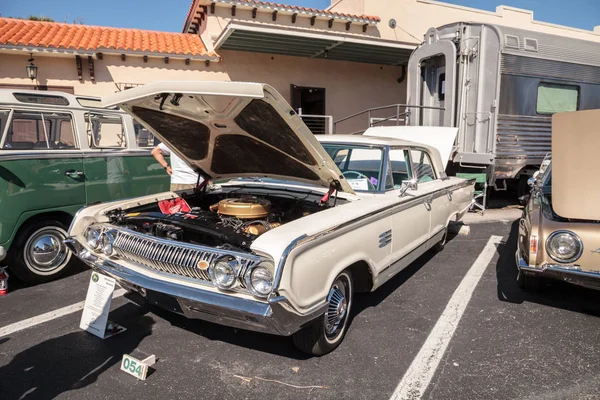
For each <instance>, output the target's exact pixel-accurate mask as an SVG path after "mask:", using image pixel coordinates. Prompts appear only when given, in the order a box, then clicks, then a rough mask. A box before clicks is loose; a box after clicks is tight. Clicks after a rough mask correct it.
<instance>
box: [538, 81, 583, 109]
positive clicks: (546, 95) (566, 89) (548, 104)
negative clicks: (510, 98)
mask: <svg viewBox="0 0 600 400" xmlns="http://www.w3.org/2000/svg"><path fill="white" fill-rule="evenodd" d="M537 95H538V96H537V105H536V111H537V113H538V114H554V113H558V112H566V111H577V105H578V104H579V87H578V86H570V85H560V84H555V83H540V85H539V86H538V93H537Z"/></svg>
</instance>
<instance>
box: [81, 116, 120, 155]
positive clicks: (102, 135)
mask: <svg viewBox="0 0 600 400" xmlns="http://www.w3.org/2000/svg"><path fill="white" fill-rule="evenodd" d="M85 121H86V131H87V135H88V140H89V144H90V147H92V148H94V147H96V148H117V149H121V148H125V147H127V141H126V139H125V127H124V126H123V120H122V119H121V117H119V116H117V115H103V114H95V113H87V114H85Z"/></svg>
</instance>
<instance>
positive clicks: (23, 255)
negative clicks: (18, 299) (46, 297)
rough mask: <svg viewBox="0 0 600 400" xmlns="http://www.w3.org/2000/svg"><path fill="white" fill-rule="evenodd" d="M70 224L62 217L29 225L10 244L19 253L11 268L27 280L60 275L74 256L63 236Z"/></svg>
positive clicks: (40, 280) (45, 279) (41, 280)
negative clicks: (59, 219)
mask: <svg viewBox="0 0 600 400" xmlns="http://www.w3.org/2000/svg"><path fill="white" fill-rule="evenodd" d="M66 229H67V227H66V226H65V224H63V223H62V222H60V221H56V220H42V221H37V222H35V223H33V224H30V225H29V226H27V227H26V228H25V229H24V230H23V232H21V233H20V235H19V237H18V238H17V240H16V241H15V243H14V244H13V245H12V246H11V248H12V249H14V250H13V253H16V257H14V259H13V262H11V263H9V267H10V270H11V271H12V272H13V273H14V274H15V276H16V277H17V278H19V279H21V280H22V281H24V282H27V283H31V284H38V283H43V282H48V281H51V280H53V279H56V278H58V277H60V276H61V275H62V274H63V273H64V272H65V270H66V269H67V265H68V264H69V261H70V259H71V252H70V251H69V250H68V249H67V247H66V246H65V244H64V243H63V240H65V239H66V238H67V230H66Z"/></svg>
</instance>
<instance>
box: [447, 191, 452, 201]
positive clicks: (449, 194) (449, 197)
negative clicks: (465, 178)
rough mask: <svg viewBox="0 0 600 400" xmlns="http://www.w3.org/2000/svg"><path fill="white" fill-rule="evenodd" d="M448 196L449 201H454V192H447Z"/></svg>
mask: <svg viewBox="0 0 600 400" xmlns="http://www.w3.org/2000/svg"><path fill="white" fill-rule="evenodd" d="M446 196H448V200H450V201H452V192H451V191H449V190H448V191H447V192H446Z"/></svg>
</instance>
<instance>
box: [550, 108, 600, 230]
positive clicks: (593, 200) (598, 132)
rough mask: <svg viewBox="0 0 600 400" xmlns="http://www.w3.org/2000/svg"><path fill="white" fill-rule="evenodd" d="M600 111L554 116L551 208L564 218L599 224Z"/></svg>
mask: <svg viewBox="0 0 600 400" xmlns="http://www.w3.org/2000/svg"><path fill="white" fill-rule="evenodd" d="M598 148H600V110H585V111H575V112H565V113H558V114H554V115H553V116H552V208H553V209H554V211H555V212H556V213H557V214H558V215H560V216H561V217H563V218H572V219H582V220H592V221H598V220H600V207H598V203H599V202H600V185H598V184H597V181H598V178H597V177H598V176H599V175H600V160H599V159H598Z"/></svg>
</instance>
